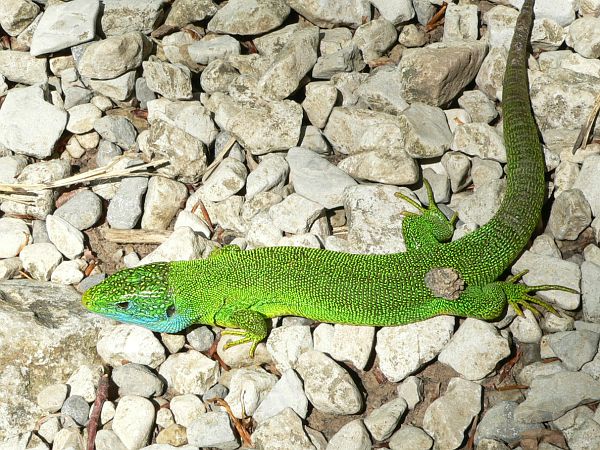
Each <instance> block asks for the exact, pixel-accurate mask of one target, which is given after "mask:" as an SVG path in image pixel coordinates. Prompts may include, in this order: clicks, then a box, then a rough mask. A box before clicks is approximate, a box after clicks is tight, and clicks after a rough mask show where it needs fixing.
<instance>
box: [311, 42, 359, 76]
mask: <svg viewBox="0 0 600 450" xmlns="http://www.w3.org/2000/svg"><path fill="white" fill-rule="evenodd" d="M364 65H365V63H364V61H363V59H362V57H361V54H360V50H359V48H358V47H357V46H356V45H355V44H353V43H350V44H348V45H345V46H344V47H342V48H341V49H339V50H338V51H336V52H335V53H329V54H327V55H323V56H320V57H319V58H318V59H317V62H316V64H315V65H314V67H313V70H312V77H313V78H319V79H324V80H328V79H330V78H331V77H333V76H334V75H335V74H337V73H340V72H358V71H360V70H362V69H363V68H364Z"/></svg>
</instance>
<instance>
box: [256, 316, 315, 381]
mask: <svg viewBox="0 0 600 450" xmlns="http://www.w3.org/2000/svg"><path fill="white" fill-rule="evenodd" d="M266 345H267V350H268V352H269V354H270V355H271V357H272V358H273V360H274V361H275V365H276V367H277V369H278V370H279V371H282V372H283V371H285V370H288V369H290V368H292V367H295V366H296V363H297V362H298V357H299V356H300V355H301V354H302V353H304V352H306V351H308V350H312V348H313V340H312V336H311V334H310V328H309V327H308V325H288V326H281V327H277V328H274V329H273V330H271V333H270V334H269V337H268V338H267V343H266Z"/></svg>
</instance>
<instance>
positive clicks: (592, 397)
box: [515, 371, 600, 423]
mask: <svg viewBox="0 0 600 450" xmlns="http://www.w3.org/2000/svg"><path fill="white" fill-rule="evenodd" d="M599 399H600V381H598V380H595V379H593V378H592V377H591V376H590V375H588V374H587V373H582V372H569V371H561V372H558V373H555V374H552V375H548V376H539V377H536V378H534V380H533V381H532V383H531V385H530V386H529V391H528V393H527V397H526V399H525V401H524V402H523V403H521V404H520V405H519V406H517V408H516V409H515V419H516V420H520V421H522V422H525V423H539V422H548V421H550V420H555V419H557V418H559V417H560V416H562V415H563V414H564V413H566V412H567V411H569V410H571V409H573V408H575V407H577V406H579V405H582V404H586V403H591V402H595V401H598V400H599Z"/></svg>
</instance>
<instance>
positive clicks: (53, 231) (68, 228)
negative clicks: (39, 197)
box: [46, 214, 84, 259]
mask: <svg viewBox="0 0 600 450" xmlns="http://www.w3.org/2000/svg"><path fill="white" fill-rule="evenodd" d="M46 230H47V232H48V237H49V238H50V242H52V243H53V244H54V245H55V246H56V248H57V249H58V251H59V252H61V253H62V254H63V255H65V256H66V257H67V258H69V259H74V258H77V257H78V256H81V254H82V253H83V249H84V245H83V233H82V232H81V231H79V230H78V229H77V228H75V227H74V226H73V225H71V224H70V223H69V222H67V221H66V220H65V219H62V218H60V217H58V216H54V215H52V214H49V215H48V216H47V217H46Z"/></svg>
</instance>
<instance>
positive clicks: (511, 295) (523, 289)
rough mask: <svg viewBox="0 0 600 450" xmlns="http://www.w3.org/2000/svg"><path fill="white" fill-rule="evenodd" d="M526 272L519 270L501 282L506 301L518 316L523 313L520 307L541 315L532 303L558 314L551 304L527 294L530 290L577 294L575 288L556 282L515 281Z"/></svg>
mask: <svg viewBox="0 0 600 450" xmlns="http://www.w3.org/2000/svg"><path fill="white" fill-rule="evenodd" d="M527 272H528V270H524V271H523V272H519V273H517V274H516V275H514V276H512V277H510V278H509V279H508V280H506V281H505V282H504V283H503V290H504V293H505V294H506V299H507V301H508V304H509V305H510V306H512V307H513V309H514V310H515V312H516V313H517V315H519V316H522V315H523V310H522V308H525V309H528V310H529V311H531V312H532V313H534V314H535V315H536V316H539V315H541V313H540V311H538V310H537V309H536V308H534V307H533V306H532V304H534V305H538V306H541V307H542V308H544V309H546V310H548V311H550V312H551V313H552V314H554V315H558V313H557V312H556V309H554V307H553V306H552V305H550V304H549V303H547V302H545V301H543V300H540V299H539V298H537V297H534V296H533V295H529V294H530V293H531V292H537V291H563V292H570V293H572V294H578V292H577V291H576V290H575V289H571V288H568V287H565V286H559V285H556V284H542V285H538V286H527V285H525V284H521V283H517V281H519V280H520V279H521V278H522V277H523V275H525V274H526V273H527Z"/></svg>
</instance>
